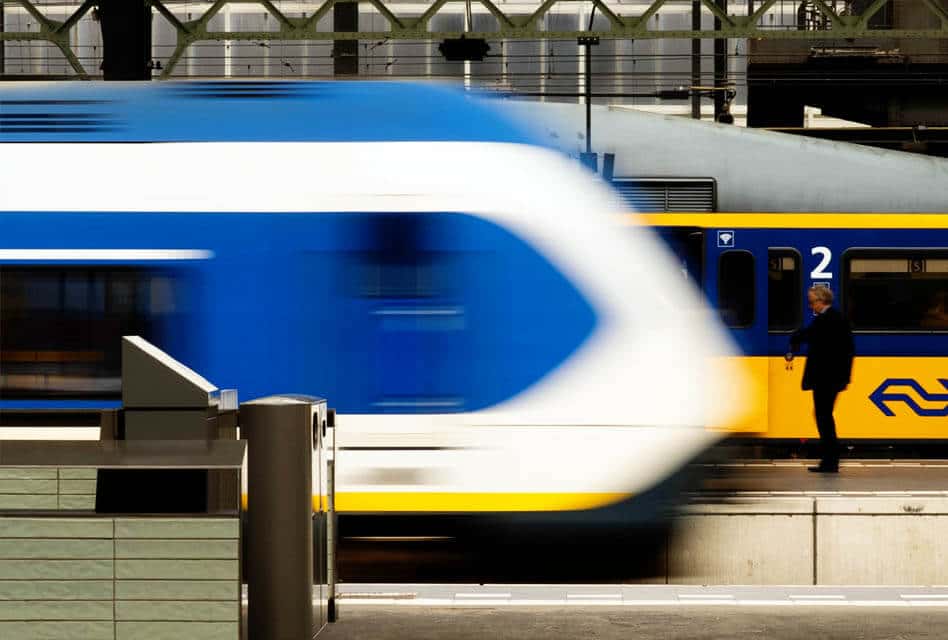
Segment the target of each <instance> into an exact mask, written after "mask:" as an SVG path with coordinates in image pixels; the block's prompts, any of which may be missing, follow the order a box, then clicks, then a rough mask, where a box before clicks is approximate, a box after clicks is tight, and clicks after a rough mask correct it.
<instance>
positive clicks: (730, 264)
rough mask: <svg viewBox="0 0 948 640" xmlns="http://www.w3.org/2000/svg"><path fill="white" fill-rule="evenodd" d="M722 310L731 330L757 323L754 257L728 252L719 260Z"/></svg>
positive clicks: (719, 298) (719, 294)
mask: <svg viewBox="0 0 948 640" xmlns="http://www.w3.org/2000/svg"><path fill="white" fill-rule="evenodd" d="M718 310H719V312H720V314H721V319H722V320H724V322H725V324H727V326H729V327H749V326H751V325H752V324H753V323H754V256H753V255H751V253H750V252H749V251H725V252H724V253H722V254H721V257H720V258H719V260H718Z"/></svg>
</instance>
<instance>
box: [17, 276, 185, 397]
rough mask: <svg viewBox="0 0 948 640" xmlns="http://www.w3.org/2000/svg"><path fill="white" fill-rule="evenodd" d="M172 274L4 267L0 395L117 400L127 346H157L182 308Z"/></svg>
mask: <svg viewBox="0 0 948 640" xmlns="http://www.w3.org/2000/svg"><path fill="white" fill-rule="evenodd" d="M178 306H179V305H178V301H177V299H176V289H175V286H174V283H173V281H172V279H171V277H170V276H169V275H168V274H161V273H154V272H147V271H144V270H141V269H136V268H128V267H106V266H88V265H69V266H66V265H62V266H9V265H7V266H2V267H0V395H2V396H3V397H30V398H43V397H45V398H53V397H64V398H67V397H71V398H82V397H95V398H107V397H117V396H118V395H119V394H120V392H121V366H122V362H121V340H120V337H121V336H123V335H140V336H142V337H144V338H146V339H149V340H155V338H156V337H157V336H156V333H158V332H159V326H160V325H161V324H162V323H163V322H164V321H165V320H166V319H170V316H171V314H174V313H176V312H178V311H180V309H179V308H178Z"/></svg>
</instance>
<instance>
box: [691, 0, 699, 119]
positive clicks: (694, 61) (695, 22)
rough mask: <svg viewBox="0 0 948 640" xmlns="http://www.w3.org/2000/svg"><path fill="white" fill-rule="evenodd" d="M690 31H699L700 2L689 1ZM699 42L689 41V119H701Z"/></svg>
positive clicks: (696, 0) (697, 40)
mask: <svg viewBox="0 0 948 640" xmlns="http://www.w3.org/2000/svg"><path fill="white" fill-rule="evenodd" d="M691 30H692V31H700V30H701V0H691ZM700 86H701V40H700V39H699V38H694V39H693V40H692V41H691V87H692V88H691V117H692V118H694V119H695V120H700V119H701V93H700V92H699V91H698V90H697V88H696V87H700Z"/></svg>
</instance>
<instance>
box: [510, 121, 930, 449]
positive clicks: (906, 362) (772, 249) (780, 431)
mask: <svg viewBox="0 0 948 640" xmlns="http://www.w3.org/2000/svg"><path fill="white" fill-rule="evenodd" d="M510 108H511V111H512V112H514V113H521V114H522V113H523V111H524V110H525V109H527V108H528V106H527V105H524V104H512V105H510ZM544 113H545V114H546V115H545V119H544V120H543V121H541V122H539V123H538V124H539V127H538V128H539V129H541V130H542V131H543V132H545V134H546V137H547V139H550V140H561V141H564V142H562V143H561V144H560V146H561V147H563V148H564V150H566V151H569V152H572V153H574V154H575V152H576V151H577V149H576V148H575V146H576V141H577V140H580V141H581V139H580V138H579V136H580V135H581V134H582V133H583V131H584V128H585V126H584V125H585V122H584V114H583V112H582V109H580V108H577V107H575V106H571V105H548V107H547V109H546V110H545V111H544ZM592 131H593V142H594V149H596V150H598V151H600V152H609V153H613V154H615V169H614V171H615V178H616V180H617V184H618V185H619V186H621V187H622V191H623V192H624V193H626V194H627V195H629V196H630V198H629V203H630V204H631V203H642V202H648V201H649V200H648V199H647V198H645V197H644V196H643V194H642V193H636V190H639V189H640V190H641V191H642V192H644V191H645V190H646V189H647V186H646V185H647V184H654V183H656V182H660V181H661V180H665V181H666V187H667V189H668V194H669V195H668V196H667V197H666V200H665V205H666V206H665V207H664V209H665V210H664V211H661V212H653V213H648V214H647V215H645V216H635V217H634V218H633V217H631V216H630V220H629V221H630V224H633V225H637V224H640V222H641V221H642V220H643V219H644V220H645V221H646V224H649V225H651V226H653V227H654V228H656V229H657V230H658V231H659V232H660V234H661V236H662V237H663V238H664V239H665V240H666V242H667V243H668V244H669V245H670V246H671V247H672V248H673V250H674V251H675V252H676V254H677V255H678V257H679V262H680V264H681V266H682V271H683V272H684V273H686V274H688V276H689V279H690V280H691V281H692V282H695V283H696V284H697V285H698V286H699V287H700V289H701V290H702V291H703V293H704V295H705V296H706V298H707V300H708V302H709V303H710V304H711V305H712V306H713V307H715V308H716V309H717V310H718V312H719V314H720V316H721V317H722V319H723V321H724V322H725V323H726V324H727V325H728V327H729V331H730V333H731V335H732V336H733V337H734V339H735V340H736V341H737V342H738V343H739V344H740V346H741V348H742V351H743V353H744V363H745V365H746V367H747V369H748V370H749V371H751V372H752V374H751V378H752V379H753V381H754V384H752V385H748V387H747V388H746V389H745V390H744V393H743V394H742V396H741V397H740V398H737V399H735V401H738V402H741V403H743V404H744V405H745V406H746V407H748V409H749V410H750V411H749V413H747V414H746V415H745V419H744V422H743V424H741V425H740V426H739V427H738V428H737V429H736V432H737V435H739V436H742V437H744V438H748V439H752V440H759V441H761V442H763V443H765V444H766V445H776V444H778V443H782V446H788V445H792V444H793V443H794V442H797V443H799V441H800V440H801V439H808V438H815V437H816V435H817V434H816V428H815V425H814V422H813V417H812V405H811V403H810V399H809V397H808V396H807V394H804V392H802V391H801V390H800V378H801V376H802V371H803V364H804V360H803V358H799V359H796V360H795V361H794V362H792V363H788V362H787V361H786V360H785V355H786V354H787V351H788V348H789V344H788V343H789V335H790V333H791V332H792V331H793V330H795V329H797V328H798V327H800V326H801V325H802V324H804V323H806V322H808V321H809V317H808V316H809V310H808V309H807V308H806V303H805V300H806V289H807V288H809V287H810V286H812V285H814V284H816V285H821V286H828V287H830V288H831V289H832V290H833V291H834V293H835V294H836V297H837V301H836V304H837V305H838V306H839V308H840V309H842V310H843V311H844V312H845V314H846V316H847V317H848V319H849V321H850V323H851V324H852V327H853V330H854V334H855V343H856V359H855V364H854V371H853V379H852V384H851V385H850V387H849V389H848V390H847V391H846V392H845V393H843V394H842V395H840V397H839V400H838V403H837V414H836V415H837V422H838V425H839V435H840V437H841V438H842V439H844V440H847V441H849V442H850V443H851V444H854V445H857V448H859V449H860V451H866V447H867V446H868V447H873V446H875V445H877V444H896V445H898V446H900V447H913V448H915V447H916V445H921V446H922V447H923V450H928V451H930V450H931V445H937V444H939V443H941V442H944V441H945V440H946V438H948V431H946V429H945V418H946V417H948V307H946V303H948V215H946V213H948V161H946V160H944V159H941V158H932V157H925V156H919V155H914V154H908V153H901V152H894V151H882V150H879V149H870V148H865V147H859V146H856V145H850V144H841V143H835V142H826V141H822V140H813V139H807V138H799V137H794V136H790V135H786V134H777V133H771V132H766V131H754V130H748V129H739V128H734V127H729V126H726V125H711V124H707V123H699V122H693V121H689V120H685V119H681V118H668V117H661V116H655V115H650V114H642V113H634V112H629V111H623V110H619V109H607V108H595V109H594V110H593V129H592ZM554 134H555V135H554ZM570 147H573V148H570ZM643 178H645V180H642V179H643ZM682 178H688V179H689V180H687V181H685V182H687V183H688V184H691V185H694V184H696V183H698V182H699V181H704V182H705V183H709V184H713V186H714V189H713V195H714V198H713V200H710V199H700V200H699V199H697V198H695V197H694V195H693V194H691V195H689V194H688V193H684V194H682V195H681V196H680V197H676V196H675V193H674V190H675V189H676V188H678V186H679V185H681V184H682V183H681V182H674V180H676V179H677V180H681V179H682ZM640 185H641V186H640ZM706 193H709V194H710V193H712V192H711V191H710V190H709V191H707V192H706ZM696 205H701V206H704V207H706V208H707V210H705V211H701V210H700V209H699V208H698V207H697V206H696ZM689 207H694V208H691V209H689ZM880 212H881V213H880ZM907 441H921V442H917V443H916V442H907Z"/></svg>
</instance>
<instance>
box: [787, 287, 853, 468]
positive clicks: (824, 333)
mask: <svg viewBox="0 0 948 640" xmlns="http://www.w3.org/2000/svg"><path fill="white" fill-rule="evenodd" d="M807 300H808V302H809V304H810V309H811V310H812V311H813V315H814V316H816V317H815V318H814V319H813V322H811V323H810V326H808V327H806V328H804V329H800V330H798V331H795V332H794V333H793V335H792V336H790V353H788V354H787V357H788V358H790V359H792V358H793V352H794V351H796V350H798V349H799V347H800V343H801V342H806V343H807V344H809V349H807V358H806V367H805V368H804V369H803V385H802V386H803V390H804V391H809V390H812V391H813V410H814V413H815V414H816V428H817V429H818V430H819V432H820V447H821V449H822V452H823V459H822V460H821V461H820V464H819V466H817V467H810V468H809V470H810V471H814V472H817V473H837V472H838V471H839V444H838V442H837V440H836V422H835V421H834V420H833V405H834V404H836V396H837V395H838V394H839V392H840V391H842V390H844V389H845V388H846V387H847V386H848V385H849V378H850V374H851V373H852V367H853V355H854V353H855V347H854V345H853V336H852V333H851V332H850V330H849V323H847V322H846V319H845V318H844V317H843V314H842V313H840V312H839V310H837V309H836V308H835V307H833V292H832V291H831V290H830V288H829V287H827V286H821V285H814V286H812V287H810V290H809V291H807Z"/></svg>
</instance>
